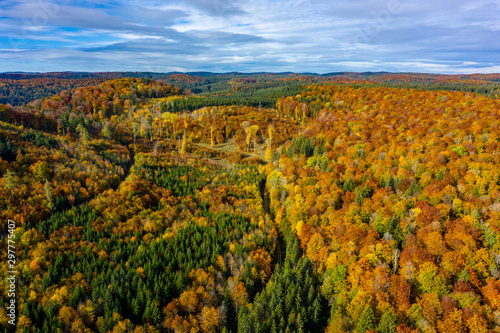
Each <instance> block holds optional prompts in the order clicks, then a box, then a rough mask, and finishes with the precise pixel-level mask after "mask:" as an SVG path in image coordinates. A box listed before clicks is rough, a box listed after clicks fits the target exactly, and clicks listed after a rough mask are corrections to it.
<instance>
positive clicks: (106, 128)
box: [101, 124, 113, 141]
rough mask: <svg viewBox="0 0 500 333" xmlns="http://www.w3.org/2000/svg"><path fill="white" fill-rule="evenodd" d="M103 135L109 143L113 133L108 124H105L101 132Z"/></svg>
mask: <svg viewBox="0 0 500 333" xmlns="http://www.w3.org/2000/svg"><path fill="white" fill-rule="evenodd" d="M101 134H102V136H103V137H104V138H105V139H106V141H108V140H109V139H110V138H111V135H112V134H113V133H112V132H111V128H110V127H109V125H108V124H104V126H103V127H102V130H101Z"/></svg>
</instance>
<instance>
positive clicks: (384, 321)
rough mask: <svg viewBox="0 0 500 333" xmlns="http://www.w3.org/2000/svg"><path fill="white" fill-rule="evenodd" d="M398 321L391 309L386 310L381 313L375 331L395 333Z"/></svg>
mask: <svg viewBox="0 0 500 333" xmlns="http://www.w3.org/2000/svg"><path fill="white" fill-rule="evenodd" d="M397 326H398V321H397V319H396V316H395V315H394V313H393V312H392V311H387V312H386V313H384V314H383V315H382V318H381V319H380V323H379V324H378V326H377V332H380V333H395V332H396V327H397Z"/></svg>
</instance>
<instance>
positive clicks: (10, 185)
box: [3, 169, 16, 199]
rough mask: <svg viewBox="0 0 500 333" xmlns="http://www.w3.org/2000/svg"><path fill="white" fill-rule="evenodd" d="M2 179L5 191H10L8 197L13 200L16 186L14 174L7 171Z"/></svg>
mask: <svg viewBox="0 0 500 333" xmlns="http://www.w3.org/2000/svg"><path fill="white" fill-rule="evenodd" d="M3 177H4V182H5V187H6V188H7V190H9V191H10V195H11V197H12V199H14V187H15V186H16V174H15V173H14V171H12V170H10V169H9V170H7V172H6V173H5V175H4V176H3Z"/></svg>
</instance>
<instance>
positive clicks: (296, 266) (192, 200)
mask: <svg viewBox="0 0 500 333" xmlns="http://www.w3.org/2000/svg"><path fill="white" fill-rule="evenodd" d="M143 74H144V73H135V74H133V75H132V74H131V73H95V74H94V73H87V74H84V73H53V74H44V75H35V74H3V76H2V77H1V78H0V80H1V82H3V84H4V85H3V86H2V87H3V88H4V89H6V90H4V91H16V92H17V94H18V96H19V97H18V99H17V100H18V101H22V102H19V103H13V102H5V104H6V105H3V104H0V158H1V159H0V176H1V178H0V205H1V206H2V211H1V213H0V214H1V215H2V220H3V221H6V222H5V223H3V224H2V225H1V228H2V237H1V240H0V247H1V248H2V249H6V250H5V253H7V248H8V245H12V244H14V246H15V251H14V252H15V254H14V255H13V257H12V258H9V259H10V260H12V261H8V260H3V261H2V262H1V268H2V270H1V271H2V279H4V280H5V279H6V278H7V277H8V276H9V274H8V273H7V272H8V271H12V270H14V269H15V270H16V271H18V274H17V276H16V279H15V294H16V298H15V302H16V311H15V318H16V319H15V321H16V325H15V327H14V326H13V325H11V324H9V320H10V318H9V317H8V316H7V314H9V313H11V312H10V311H11V310H10V309H9V307H8V306H9V302H11V299H12V297H11V296H8V295H9V293H10V289H9V288H10V285H9V284H2V285H0V293H2V295H4V296H3V297H2V299H1V301H0V325H1V329H2V330H3V331H5V332H11V331H16V332H234V333H236V332H238V333H239V332H375V331H376V332H422V331H423V332H496V331H499V330H500V320H499V318H500V303H499V299H500V282H499V275H500V202H499V198H500V171H499V170H500V169H499V168H498V165H500V157H499V155H498V153H497V151H498V147H497V146H498V143H499V135H500V132H499V126H500V120H499V113H500V100H499V99H498V98H496V97H497V96H495V95H496V94H498V91H499V85H498V80H499V78H498V75H487V76H486V75H475V76H465V75H456V76H451V75H448V76H445V75H427V74H389V73H331V74H326V75H316V74H308V75H297V74H291V73H283V74H274V75H273V74H266V73H256V74H249V75H244V74H240V73H231V74H211V73H191V74H190V75H188V74H179V73H170V74H165V75H163V76H162V75H160V74H158V73H152V74H151V77H149V78H147V77H146V76H147V75H143ZM141 75H142V76H141ZM9 85H10V86H9ZM14 86H15V87H16V88H12V87H14ZM6 87H7V88H6ZM33 87H35V88H33ZM27 91H31V92H33V91H35V92H36V93H37V94H39V95H40V96H39V97H37V98H34V97H33V95H32V94H30V93H26V92H27ZM2 94H3V96H4V97H5V98H7V99H6V101H7V100H8V98H11V97H8V96H7V95H6V93H5V92H2ZM49 95H50V96H49ZM9 96H10V95H9ZM11 101H13V100H12V99H11ZM8 220H12V221H15V226H16V228H15V230H14V229H12V228H9V224H8V223H7V221H8ZM10 224H12V223H10ZM9 235H10V236H11V237H10V238H9ZM9 240H10V241H11V242H9ZM12 241H14V243H12ZM10 265H12V266H10Z"/></svg>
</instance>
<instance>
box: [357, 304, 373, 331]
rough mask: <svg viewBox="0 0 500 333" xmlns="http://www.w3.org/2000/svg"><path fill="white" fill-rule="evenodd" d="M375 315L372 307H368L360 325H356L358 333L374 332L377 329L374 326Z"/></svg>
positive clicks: (362, 315)
mask: <svg viewBox="0 0 500 333" xmlns="http://www.w3.org/2000/svg"><path fill="white" fill-rule="evenodd" d="M374 319H375V315H374V314H373V310H372V308H371V307H370V306H366V307H365V309H364V310H363V313H362V314H361V317H360V318H359V321H358V324H357V325H356V332H358V333H365V332H366V331H369V330H372V329H374V328H375V325H374Z"/></svg>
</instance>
